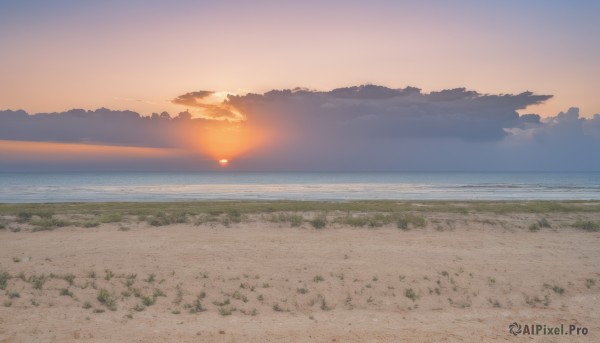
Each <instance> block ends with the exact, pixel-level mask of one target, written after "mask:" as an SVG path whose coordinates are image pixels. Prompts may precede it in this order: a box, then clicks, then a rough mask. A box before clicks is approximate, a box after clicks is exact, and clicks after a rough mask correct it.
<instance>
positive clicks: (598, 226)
mask: <svg viewBox="0 0 600 343" xmlns="http://www.w3.org/2000/svg"><path fill="white" fill-rule="evenodd" d="M572 226H573V227H575V228H578V229H581V230H584V231H588V232H596V231H598V230H600V223H598V222H594V221H591V220H578V221H576V222H575V223H573V225H572Z"/></svg>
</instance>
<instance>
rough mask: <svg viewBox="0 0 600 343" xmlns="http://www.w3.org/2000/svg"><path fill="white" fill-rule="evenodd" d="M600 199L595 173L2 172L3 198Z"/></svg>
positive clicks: (17, 200) (0, 194) (0, 192)
mask: <svg viewBox="0 0 600 343" xmlns="http://www.w3.org/2000/svg"><path fill="white" fill-rule="evenodd" d="M195 199H197V200H205V199H239V200H241V199H258V200H275V199H293V200H349V199H399V200H477V199H482V200H600V172H593V173H534V172H528V173H458V172H451V173H441V172H435V173H433V172H432V173H429V172H406V173H234V172H227V173H0V202H2V203H11V202H12V203H20V202H71V201H176V200H195Z"/></svg>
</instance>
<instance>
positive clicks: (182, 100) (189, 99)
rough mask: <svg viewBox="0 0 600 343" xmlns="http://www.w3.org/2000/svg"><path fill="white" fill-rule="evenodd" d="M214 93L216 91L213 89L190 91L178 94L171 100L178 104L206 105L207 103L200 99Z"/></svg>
mask: <svg viewBox="0 0 600 343" xmlns="http://www.w3.org/2000/svg"><path fill="white" fill-rule="evenodd" d="M213 94H214V92H212V91H197V92H190V93H185V94H183V95H180V96H178V97H177V98H175V99H173V100H171V102H172V103H174V104H177V105H184V106H190V107H204V106H205V105H204V104H203V103H202V102H201V101H200V100H202V99H205V98H207V97H209V96H211V95H213Z"/></svg>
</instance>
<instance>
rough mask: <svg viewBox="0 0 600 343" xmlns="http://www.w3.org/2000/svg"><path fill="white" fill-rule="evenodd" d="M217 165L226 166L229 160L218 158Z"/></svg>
mask: <svg viewBox="0 0 600 343" xmlns="http://www.w3.org/2000/svg"><path fill="white" fill-rule="evenodd" d="M219 165H220V166H221V167H227V165H229V160H227V159H221V160H219Z"/></svg>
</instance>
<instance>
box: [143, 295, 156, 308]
mask: <svg viewBox="0 0 600 343" xmlns="http://www.w3.org/2000/svg"><path fill="white" fill-rule="evenodd" d="M155 303H156V298H155V297H142V304H143V305H144V306H146V307H148V306H152V305H154V304H155Z"/></svg>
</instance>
